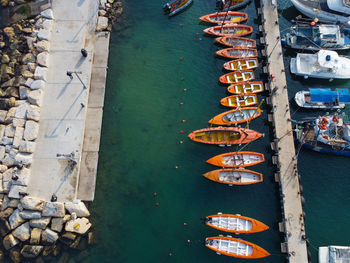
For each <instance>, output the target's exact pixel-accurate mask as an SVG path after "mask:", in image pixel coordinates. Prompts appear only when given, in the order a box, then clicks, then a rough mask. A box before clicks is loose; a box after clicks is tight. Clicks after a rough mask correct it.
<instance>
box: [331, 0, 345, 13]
mask: <svg viewBox="0 0 350 263" xmlns="http://www.w3.org/2000/svg"><path fill="white" fill-rule="evenodd" d="M327 5H328V7H329V9H331V10H334V11H338V12H342V13H344V14H348V15H350V6H349V1H346V0H327Z"/></svg>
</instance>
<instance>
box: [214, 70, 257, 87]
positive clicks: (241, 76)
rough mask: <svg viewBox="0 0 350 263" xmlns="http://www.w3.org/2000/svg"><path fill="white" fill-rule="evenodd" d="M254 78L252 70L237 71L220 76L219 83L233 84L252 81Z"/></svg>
mask: <svg viewBox="0 0 350 263" xmlns="http://www.w3.org/2000/svg"><path fill="white" fill-rule="evenodd" d="M254 78H255V77H254V73H253V71H252V70H239V71H235V72H230V73H227V74H225V75H222V76H221V77H220V78H219V81H220V82H221V83H224V84H233V83H240V82H247V81H249V80H253V79H254Z"/></svg>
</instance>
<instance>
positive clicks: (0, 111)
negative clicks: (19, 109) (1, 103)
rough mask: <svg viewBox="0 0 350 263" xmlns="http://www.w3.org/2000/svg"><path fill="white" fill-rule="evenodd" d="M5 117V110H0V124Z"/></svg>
mask: <svg viewBox="0 0 350 263" xmlns="http://www.w3.org/2000/svg"><path fill="white" fill-rule="evenodd" d="M6 115H7V111H6V110H0V122H1V123H3V122H4V121H5V118H6Z"/></svg>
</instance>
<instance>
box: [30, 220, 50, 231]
mask: <svg viewBox="0 0 350 263" xmlns="http://www.w3.org/2000/svg"><path fill="white" fill-rule="evenodd" d="M50 219H51V217H42V218H40V219H31V220H30V221H29V224H30V226H31V227H33V228H40V229H45V228H46V227H47V225H48V224H49V223H50Z"/></svg>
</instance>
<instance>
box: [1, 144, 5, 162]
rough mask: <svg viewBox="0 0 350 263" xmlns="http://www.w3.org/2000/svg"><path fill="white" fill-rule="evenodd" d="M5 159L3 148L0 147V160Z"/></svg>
mask: <svg viewBox="0 0 350 263" xmlns="http://www.w3.org/2000/svg"><path fill="white" fill-rule="evenodd" d="M4 157H5V146H0V160H2V159H4Z"/></svg>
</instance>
